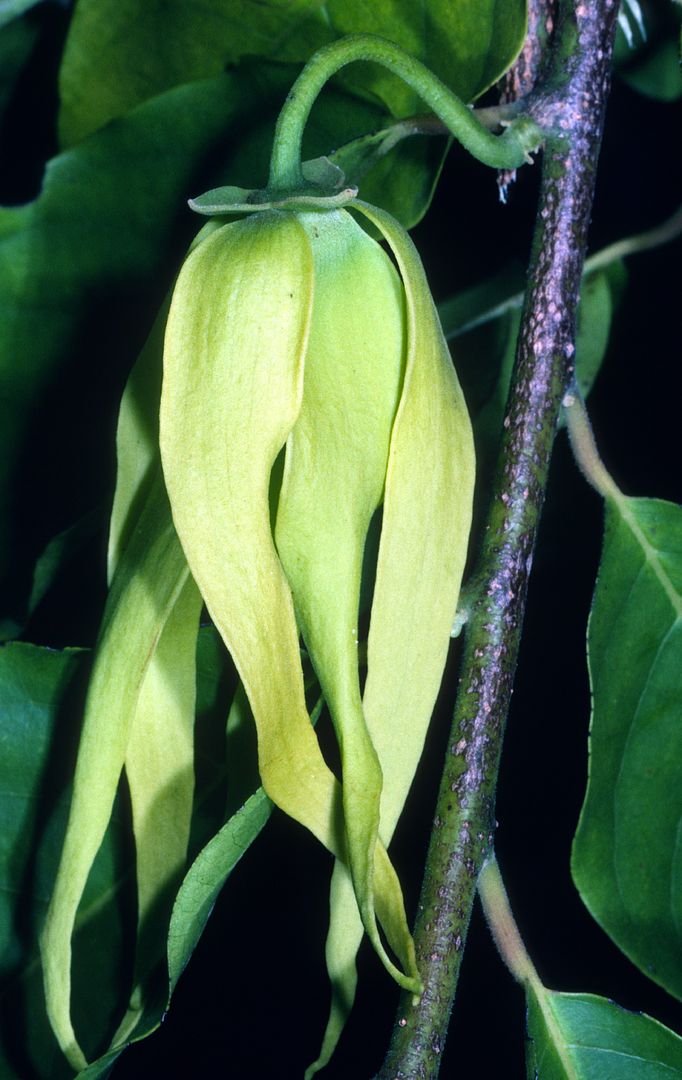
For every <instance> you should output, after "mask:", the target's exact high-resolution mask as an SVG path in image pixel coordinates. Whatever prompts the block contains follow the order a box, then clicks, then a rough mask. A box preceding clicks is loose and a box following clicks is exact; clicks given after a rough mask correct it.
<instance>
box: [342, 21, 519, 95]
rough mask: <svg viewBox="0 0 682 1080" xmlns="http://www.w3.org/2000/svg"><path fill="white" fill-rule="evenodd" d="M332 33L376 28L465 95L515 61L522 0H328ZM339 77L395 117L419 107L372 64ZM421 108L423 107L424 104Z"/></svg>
mask: <svg viewBox="0 0 682 1080" xmlns="http://www.w3.org/2000/svg"><path fill="white" fill-rule="evenodd" d="M325 8H326V10H327V12H328V14H329V18H330V20H331V23H332V25H333V27H334V30H335V32H336V34H337V35H338V36H339V37H340V36H343V35H344V34H357V33H368V34H378V35H379V36H380V37H384V38H388V39H389V40H390V41H393V42H395V43H396V44H397V45H401V46H402V48H403V49H405V50H406V52H408V53H410V55H411V56H414V57H416V58H417V59H418V60H421V61H423V63H425V64H426V66H427V67H428V68H430V69H431V71H433V73H434V74H435V75H438V76H439V77H440V78H441V79H442V80H443V82H444V83H445V84H446V85H447V86H449V87H450V89H451V90H454V91H455V93H457V94H458V95H459V96H460V97H461V98H463V99H464V101H472V100H473V99H474V98H477V97H479V96H480V94H482V93H483V91H484V90H487V89H488V87H489V86H491V85H492V84H493V83H494V82H495V81H496V80H497V79H498V78H499V77H500V75H502V73H503V72H504V71H506V70H507V68H508V67H509V65H510V64H511V63H512V62H513V60H514V58H515V56H516V55H517V53H518V51H519V49H520V48H521V46H522V44H523V39H524V36H525V32H526V3H525V0H458V3H456V4H453V3H452V2H451V0H430V2H429V3H428V4H415V3H414V2H413V0H393V2H392V3H390V4H367V3H364V2H363V0H329V2H328V3H327V4H326V5H325ZM363 67H365V70H364V72H363V71H362V69H360V71H357V70H351V72H350V73H349V74H346V73H344V74H343V75H342V76H341V78H342V81H343V82H344V83H345V85H348V86H351V87H352V88H353V90H355V91H356V92H357V91H358V90H360V91H363V92H365V93H367V94H370V95H372V96H377V97H379V98H380V99H381V100H382V101H383V102H384V103H385V104H386V105H387V106H388V108H389V109H390V111H391V112H392V113H393V115H394V116H409V115H411V114H412V113H416V112H419V111H420V105H419V98H418V97H417V96H416V95H415V93H414V91H413V90H410V89H409V87H406V86H405V84H404V83H402V82H401V81H400V80H399V79H396V78H395V76H393V75H391V73H390V72H388V71H386V70H385V69H382V68H378V67H377V66H376V65H366V66H365V65H363ZM421 111H423V107H422V110H421Z"/></svg>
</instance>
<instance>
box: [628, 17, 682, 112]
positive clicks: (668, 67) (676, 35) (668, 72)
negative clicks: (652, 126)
mask: <svg viewBox="0 0 682 1080" xmlns="http://www.w3.org/2000/svg"><path fill="white" fill-rule="evenodd" d="M645 20H646V22H645V26H646V38H645V39H643V38H642V36H641V34H640V32H639V30H638V29H633V35H632V36H633V41H632V45H630V44H628V42H627V41H626V38H625V35H624V34H623V32H622V30H620V31H619V32H618V34H617V35H616V45H615V50H614V63H615V67H616V71H617V72H618V74H619V76H620V77H621V79H623V81H624V82H626V83H627V84H628V86H630V87H631V88H632V89H633V90H637V91H638V92H639V93H640V94H645V95H646V96H647V97H650V98H654V99H655V100H657V101H668V102H670V101H677V100H678V99H679V98H680V96H682V73H681V72H680V44H681V42H680V33H681V23H682V19H681V17H680V12H679V7H678V6H676V5H675V4H672V3H670V4H657V5H654V4H651V5H648V6H647V7H646V8H645Z"/></svg>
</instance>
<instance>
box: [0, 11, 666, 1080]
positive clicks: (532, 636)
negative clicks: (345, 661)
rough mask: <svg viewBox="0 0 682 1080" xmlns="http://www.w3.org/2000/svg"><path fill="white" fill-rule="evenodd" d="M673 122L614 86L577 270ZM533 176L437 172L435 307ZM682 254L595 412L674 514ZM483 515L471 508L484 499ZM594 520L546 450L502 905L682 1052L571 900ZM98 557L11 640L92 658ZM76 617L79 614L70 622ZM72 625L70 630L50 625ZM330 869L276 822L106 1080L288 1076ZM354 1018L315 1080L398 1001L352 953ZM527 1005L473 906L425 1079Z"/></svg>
mask: <svg viewBox="0 0 682 1080" xmlns="http://www.w3.org/2000/svg"><path fill="white" fill-rule="evenodd" d="M40 18H41V19H43V20H44V31H43V33H42V37H41V41H40V44H39V47H38V50H37V52H36V54H35V55H34V57H33V60H32V62H31V64H30V67H29V70H27V72H26V75H25V76H24V78H23V79H22V82H21V87H20V94H18V95H17V98H16V100H15V102H14V104H13V107H12V109H11V110H10V111H9V113H8V116H7V119H6V121H5V123H4V125H3V127H2V130H1V131H0V160H1V162H2V169H1V174H0V201H2V202H5V203H13V202H23V201H26V200H28V199H29V198H31V197H33V196H34V195H35V193H36V192H37V191H38V190H39V186H40V179H41V176H42V168H43V163H44V161H45V160H46V159H47V158H49V157H50V156H51V155H52V154H53V153H54V152H55V151H56V142H55V136H54V118H55V110H56V94H55V81H56V72H57V64H58V59H59V55H60V49H61V41H62V39H63V35H64V32H65V29H66V26H67V20H68V16H67V13H66V11H64V10H60V9H59V8H57V7H49V8H46V9H45V10H44V11H42V12H41V14H40ZM680 112H681V110H680V106H679V105H665V104H660V103H658V102H654V101H651V100H648V99H646V98H644V97H642V96H640V95H638V94H636V93H635V92H633V91H632V90H630V89H628V87H627V86H625V85H624V84H623V83H622V82H620V81H619V80H617V79H616V81H615V84H614V89H613V93H612V96H611V100H610V103H609V109H608V115H607V123H606V135H605V140H604V147H603V154H602V159H601V164H600V168H599V175H598V180H597V192H596V198H595V206H594V215H593V222H592V226H591V229H590V250H592V251H595V250H598V249H600V248H601V247H603V246H604V245H605V244H607V243H610V242H611V241H613V240H616V239H618V238H620V237H622V236H625V235H631V234H633V233H636V232H638V231H641V230H643V229H646V228H650V227H652V226H653V225H655V224H657V223H659V222H660V221H661V220H663V219H664V218H665V217H666V216H668V215H669V214H670V213H671V212H672V211H673V210H674V209H675V207H676V205H677V203H678V201H679V197H680V191H681V190H682V183H681V180H682V161H681V155H680V140H679V130H680V126H679V125H680ZM537 171H538V170H527V169H526V170H523V171H522V172H521V174H520V178H519V181H518V183H517V184H516V185H515V186H514V188H513V189H512V190H511V192H510V198H509V204H508V205H507V206H506V207H505V206H501V205H500V204H499V203H498V201H497V191H496V186H495V181H494V175H493V174H492V173H491V172H489V171H487V170H484V169H482V167H480V166H478V165H477V164H476V163H475V162H473V161H471V160H469V159H468V158H467V157H466V155H465V154H464V153H463V152H461V151H460V150H458V149H455V150H453V151H452V152H451V154H450V156H449V158H448V160H447V162H446V165H445V168H444V171H443V176H442V180H441V182H440V184H439V187H438V191H437V194H436V197H435V199H434V202H433V206H432V208H431V211H430V212H429V214H428V215H427V217H426V219H425V220H424V221H423V222H422V224H421V225H420V226H419V227H418V228H417V229H416V230H415V232H414V238H415V241H416V243H417V246H418V247H419V250H420V252H421V254H422V258H423V259H424V262H425V265H426V268H427V272H428V274H429V277H430V280H431V283H432V288H433V292H434V295H435V296H436V299H441V298H445V297H446V296H447V295H449V294H450V293H451V292H453V291H455V290H456V289H458V288H462V287H466V286H468V285H471V284H473V283H475V282H477V281H479V280H482V279H484V278H485V277H486V276H488V275H489V274H491V273H492V271H493V270H495V269H496V268H499V267H501V266H503V265H504V264H505V262H506V261H508V259H509V255H510V253H514V254H516V255H518V256H519V257H520V258H521V259H524V258H525V257H526V256H527V252H528V249H529V245H530V239H531V235H532V227H533V218H534V208H535V200H536V192H537ZM681 250H682V245H681V244H680V242H679V241H677V242H676V243H675V244H674V245H670V246H669V247H668V248H666V249H665V250H662V251H656V252H650V253H645V254H642V255H638V256H635V257H633V258H631V259H629V260H628V273H629V284H628V289H627V292H626V294H625V298H624V301H623V303H622V304H621V307H620V309H619V311H618V313H617V317H616V320H615V324H614V328H613V333H612V337H611V342H610V346H609V350H608V355H607V359H606V362H605V365H604V368H603V370H602V372H601V374H600V376H599V378H598V380H597V383H596V385H595V388H594V391H593V393H592V395H591V397H590V402H589V406H590V412H591V415H592V419H593V423H594V427H595V431H596V435H597V439H598V442H599V445H600V448H601V451H602V454H603V457H604V458H605V460H606V463H607V465H608V466H609V468H610V469H611V470H612V472H613V474H614V477H615V479H616V480H617V482H618V483H619V484H620V485H621V486H622V488H623V490H624V491H625V492H626V493H628V494H635V495H647V496H656V497H660V498H667V499H671V500H675V501H679V500H680V497H681V495H682V491H681V483H680V455H679V438H680V425H679V411H680V410H679V396H678V384H679V380H678V371H677V369H678V366H679V361H680V349H679V345H678V340H677V339H678V325H679V309H680V299H679V297H680V287H679V275H678V273H677V267H678V264H679V258H680V253H681ZM479 498H480V499H482V500H485V492H480V493H479ZM601 520H602V509H601V502H600V500H599V498H598V497H597V495H596V494H595V493H594V492H593V491H592V490H591V489H590V488H589V487H588V486H587V484H586V483H585V481H584V480H583V479H582V477H581V476H580V474H579V473H578V472H577V470H576V469H575V467H574V465H573V463H572V460H571V456H570V452H569V450H568V447H567V440H566V437H565V435H564V434H563V433H562V434H560V435H559V437H558V439H557V444H556V450H555V454H554V459H553V462H552V470H551V478H550V485H549V491H548V498H547V505H546V511H545V515H544V518H543V523H542V527H541V531H540V537H539V542H538V549H537V553H536V558H535V564H534V568H533V575H532V579H531V586H530V595H529V602H528V611H527V616H526V624H525V635H524V640H523V646H522V650H521V657H520V663H519V670H518V676H517V681H516V688H515V692H514V698H513V702H512V709H511V715H510V718H509V725H508V731H507V737H506V742H505V750H504V757H503V765H502V775H501V780H500V786H499V795H498V805H497V818H498V822H499V828H498V832H497V851H498V858H499V861H500V864H501V868H502V872H503V875H504V877H505V880H506V882H507V885H508V889H509V893H510V898H511V902H512V906H513V908H514V911H515V914H516V917H517V919H518V922H519V925H520V928H521V931H522V934H523V936H524V939H525V941H526V944H527V946H528V948H529V951H530V953H531V956H532V957H533V959H534V961H535V963H536V966H537V967H538V969H539V972H540V974H541V976H542V978H543V980H544V981H545V982H546V983H547V984H548V985H549V986H551V987H552V988H555V989H561V990H574V991H578V990H580V991H589V992H594V993H598V994H602V995H604V996H606V997H608V998H613V999H614V1000H615V1001H617V1002H618V1003H619V1004H621V1005H623V1006H626V1007H628V1008H631V1009H636V1010H642V1011H645V1012H647V1013H650V1014H651V1015H653V1016H655V1017H656V1018H658V1019H659V1020H661V1021H663V1022H664V1023H667V1024H669V1025H670V1026H671V1027H673V1028H674V1029H675V1030H677V1031H682V1008H681V1007H680V1005H679V1004H678V1003H676V1002H674V1001H673V1000H672V999H671V998H669V997H668V996H667V995H666V994H665V993H664V992H663V991H661V990H659V989H658V988H657V987H656V986H654V985H653V984H652V983H650V982H649V981H648V980H647V979H646V978H645V977H644V976H643V975H641V974H640V973H639V972H638V971H637V970H636V969H635V968H634V966H633V965H631V964H630V963H629V961H627V960H626V959H625V958H624V957H623V956H622V955H621V954H620V953H619V951H618V950H617V948H616V947H615V946H614V945H612V943H611V942H610V941H609V939H608V938H607V937H606V936H605V935H604V934H603V932H602V931H601V930H600V929H599V928H598V927H597V926H596V924H595V923H594V922H593V921H592V920H591V918H590V917H589V915H588V914H587V912H586V910H585V909H584V907H583V906H582V904H581V901H580V899H579V897H578V895H577V892H576V891H575V889H574V888H573V886H572V883H571V879H570V871H569V856H570V846H571V839H572V835H573V831H574V829H575V825H576V821H577V816H578V813H579V810H580V805H581V802H582V797H583V793H584V787H585V778H586V765H587V739H586V736H587V728H588V720H589V690H588V684H587V674H586V665H585V647H584V639H585V625H586V620H587V615H588V611H589V605H590V598H591V593H592V588H593V583H594V577H595V572H596V568H597V565H598V559H599V551H600V543H601ZM102 546H103V536H102V534H101V533H100V534H98V536H97V537H95V538H94V539H93V541H92V542H91V543H90V545H89V546H88V548H87V550H86V551H85V552H84V553H83V556H82V558H81V559H79V561H78V566H77V567H74V568H72V569H71V570H70V571H69V573H68V574H67V576H66V577H65V579H64V581H63V582H62V584H61V585H59V586H57V587H56V588H55V589H54V590H53V591H52V593H51V594H50V595H49V596H48V597H47V599H46V601H45V602H44V604H43V605H42V607H41V609H39V611H38V613H37V616H36V617H35V619H34V620H33V622H32V624H31V625H30V626H29V628H28V631H27V634H26V638H27V639H28V640H32V641H36V642H39V643H42V644H49V645H55V646H62V645H66V644H79V645H85V644H91V643H92V638H93V635H94V629H95V627H96V622H97V611H98V607H99V604H100V603H101V599H102V597H103V595H104V583H103V574H102V561H101V560H102ZM73 596H77V597H87V598H88V602H87V604H86V603H85V602H83V603H82V604H80V605H79V603H78V602H76V603H75V604H74V603H73V601H72V600H71V599H69V600H68V602H67V598H72V597H73ZM65 610H66V616H65V615H64V612H65ZM456 678H457V656H456V648H455V649H454V650H453V657H452V660H451V663H450V665H449V667H448V671H447V674H446V679H445V683H444V691H443V695H442V698H443V700H442V702H441V704H440V707H439V712H438V714H437V716H436V718H435V720H434V724H433V728H432V731H431V733H430V736H429V741H428V745H427V752H426V754H425V758H424V761H423V763H422V766H421V768H420V772H419V776H418V780H417V782H416V784H415V788H414V792H413V795H412V797H411V800H410V804H409V805H408V808H407V810H406V813H405V817H404V820H403V823H402V824H401V826H400V827H399V830H398V833H397V836H396V840H395V846H394V848H393V849H392V850H393V851H394V859H395V863H396V866H397V868H398V870H399V872H400V874H401V877H402V878H403V880H404V882H405V888H406V895H407V901H408V905H410V906H411V907H412V908H414V905H415V903H416V899H417V894H418V888H419V881H420V868H421V866H422V864H423V859H424V854H425V850H426V844H427V838H428V829H429V823H430V818H431V815H432V808H433V803H434V799H435V791H436V787H437V782H438V775H439V767H440V761H441V759H442V755H443V752H444V746H445V743H446V739H447V728H448V722H449V715H450V711H451V699H452V689H453V687H454V685H455V682H456ZM330 869H331V865H330V860H329V858H328V857H327V856H326V854H325V853H324V852H323V851H322V850H321V849H320V848H319V846H318V845H317V844H316V843H315V842H314V841H313V840H312V839H311V838H310V837H308V835H307V834H306V833H304V831H303V830H302V829H300V828H299V827H298V826H295V825H292V824H290V823H289V822H287V821H285V820H284V819H283V818H282V816H281V815H279V814H278V813H276V814H275V815H274V817H273V819H272V821H271V823H270V825H269V826H268V828H267V830H266V832H265V834H264V835H263V836H262V837H261V838H260V839H259V840H258V842H257V843H256V845H255V846H254V848H253V849H252V850H251V851H249V852H248V853H247V855H246V856H245V858H244V860H243V862H242V863H241V864H240V866H239V867H238V869H237V870H236V872H235V873H234V875H233V876H232V878H231V879H230V882H229V884H228V886H227V887H226V889H225V890H224V892H223V895H222V896H221V897H220V899H219V901H218V903H217V905H216V909H215V912H214V914H213V917H212V918H211V920H210V921H209V924H208V926H207V929H206V931H205V934H204V937H203V939H202V941H201V943H200V945H199V947H198V949H197V951H196V953H195V955H194V957H193V959H192V961H191V964H190V966H189V968H188V970H187V971H186V973H185V975H184V976H183V978H182V980H181V982H180V985H179V987H178V990H177V991H176V994H175V997H174V1000H173V1005H172V1008H171V1012H170V1014H169V1016H168V1018H167V1019H166V1022H165V1023H164V1025H163V1026H162V1029H161V1031H160V1032H158V1033H156V1034H155V1035H153V1036H152V1037H151V1038H150V1039H148V1040H146V1041H145V1042H143V1043H142V1044H140V1045H139V1046H137V1047H135V1048H134V1049H133V1050H130V1051H127V1052H126V1053H125V1054H124V1055H123V1057H122V1058H121V1059H120V1063H119V1064H118V1065H117V1066H116V1069H115V1075H116V1076H117V1077H120V1078H121V1080H124V1078H128V1080H133V1078H142V1077H148V1076H163V1075H192V1076H204V1075H206V1076H211V1075H214V1074H215V1075H218V1074H220V1075H225V1076H234V1077H242V1076H251V1077H274V1076H276V1077H278V1078H281V1080H286V1078H288V1077H292V1078H293V1077H300V1076H301V1075H302V1069H303V1067H304V1066H305V1065H306V1064H307V1063H308V1062H309V1061H310V1060H312V1059H313V1058H314V1056H315V1055H316V1052H317V1049H318V1040H319V1038H320V1035H321V1032H322V1030H323V1027H324V1023H325V1021H326V1014H327V1000H328V999H327V984H326V976H325V970H324V955H323V946H324V936H325V929H326V918H327V914H326V903H327V888H328V877H329V873H330ZM360 971H361V978H360V986H359V994H358V1000H357V1004H356V1007H355V1010H354V1013H353V1017H352V1019H351V1021H350V1023H349V1025H348V1029H347V1032H346V1033H345V1035H344V1037H343V1040H342V1043H341V1045H340V1047H339V1051H338V1053H337V1055H336V1057H335V1059H334V1061H333V1064H332V1065H331V1066H330V1067H329V1069H328V1070H327V1071H326V1072H325V1073H323V1074H322V1075H323V1076H325V1077H328V1078H329V1080H341V1078H351V1077H352V1078H357V1080H365V1078H366V1077H369V1076H371V1075H373V1074H374V1072H375V1071H376V1069H377V1068H378V1067H379V1065H380V1063H381V1060H382V1057H383V1053H384V1051H385V1048H386V1045H387V1040H388V1036H389V1032H390V1027H391V1023H392V1018H393V1013H394V1009H395V1006H396V1002H397V993H396V991H395V988H394V987H393V986H392V984H391V983H390V982H389V980H388V978H387V976H386V975H385V973H384V972H383V969H382V968H381V967H380V965H379V963H378V961H377V960H376V959H375V958H374V956H373V955H372V953H371V951H370V950H369V949H367V948H365V947H363V951H362V953H361V958H360ZM523 1042H524V1002H523V995H522V993H521V991H520V990H519V989H518V988H517V987H516V985H515V984H514V983H513V981H512V979H511V977H510V976H509V974H508V973H507V971H506V969H505V968H504V966H503V965H502V963H501V962H500V960H499V959H498V957H497V954H496V952H495V950H494V947H493V945H492V943H491V940H490V938H489V935H488V931H487V928H486V926H485V924H484V921H483V919H482V917H481V914H480V910H479V909H478V907H476V909H475V911H474V916H473V921H472V925H471V931H470V937H469V943H468V947H467V951H466V955H465V960H464V965H463V971H462V978H461V983H460V989H459V994H458V999H457V1006H456V1009H455V1015H454V1019H453V1022H452V1026H451V1030H450V1035H449V1041H448V1044H447V1048H446V1051H445V1055H444V1060H443V1066H442V1071H441V1075H442V1076H443V1077H444V1078H449V1077H455V1076H458V1077H460V1076H469V1075H476V1076H481V1077H487V1076H491V1077H492V1076H495V1077H497V1076H504V1077H510V1078H515V1077H519V1078H521V1077H523V1076H524V1075H525V1070H524V1064H523Z"/></svg>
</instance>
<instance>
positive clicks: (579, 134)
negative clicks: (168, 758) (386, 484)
mask: <svg viewBox="0 0 682 1080" xmlns="http://www.w3.org/2000/svg"><path fill="white" fill-rule="evenodd" d="M617 14H618V3H617V0H592V2H591V3H587V2H586V0H563V2H562V3H561V4H560V5H559V13H558V19H557V23H556V26H555V28H554V32H553V35H552V38H551V42H550V45H549V48H550V53H549V57H548V66H547V68H546V69H545V70H546V72H547V74H546V76H545V78H544V79H543V85H542V86H541V87H538V88H536V90H535V92H534V93H533V95H531V97H530V98H529V103H528V112H529V113H530V115H532V117H533V119H535V120H536V121H537V122H538V123H539V124H540V125H541V126H542V128H543V130H544V131H546V132H547V133H548V134H547V139H546V143H545V147H544V154H543V170H542V181H541V189H540V197H539V207H538V214H537V219H536V226H535V234H534V242H533V249H532V255H531V263H530V267H529V276H528V287H527V291H526V300H525V306H524V312H523V319H522V324H521V330H520V335H519V341H518V346H517V356H516V363H515V369H514V375H513V378H512V385H511V390H510V395H509V400H508V403H507V409H506V414H505V420H504V431H503V437H502V442H501V449H500V455H499V460H498V466H497V473H496V480H495V484H494V491H493V496H492V500H491V503H490V507H489V512H488V517H487V523H486V527H485V533H484V539H483V544H482V550H481V553H480V558H479V560H478V565H477V568H476V571H475V575H474V580H475V582H476V585H477V587H476V589H475V590H474V593H475V597H476V599H475V602H474V606H473V610H472V613H471V616H470V620H469V624H468V629H467V634H466V642H465V646H464V650H463V657H462V667H461V676H460V683H459V690H458V696H457V702H456V705H455V713H454V718H453V724H452V729H451V734H450V738H449V742H448V751H447V754H446V761H445V766H444V770H443V776H442V780H441V787H440V791H439V795H438V802H437V807H436V813H435V817H434V823H433V830H432V834H431V842H430V847H429V853H428V858H427V864H426V871H425V877H424V882H423V886H422V893H421V897H420V901H419V908H418V915H417V920H416V926H415V942H416V946H417V958H418V962H419V966H420V970H421V974H422V978H423V981H424V993H423V996H422V998H421V1001H420V1002H419V1004H418V1005H413V1004H412V1001H411V999H410V997H409V995H403V998H402V999H401V1002H400V1007H399V1011H398V1016H397V1018H396V1023H395V1026H394V1030H393V1035H392V1040H391V1044H390V1048H389V1051H388V1055H387V1057H386V1060H385V1062H384V1065H383V1067H382V1069H381V1071H380V1073H379V1075H378V1077H377V1080H427V1078H428V1080H433V1078H435V1077H437V1075H438V1071H439V1065H440V1057H441V1053H442V1050H443V1047H444V1044H445V1038H446V1033H447V1026H448V1021H449V1017H450V1012H451V1008H452V1002H453V999H454V995H455V989H456V986H457V979H458V976H459V968H460V963H461V958H462V954H463V950H464V945H465V941H466V935H467V930H468V925H469V918H470V914H471V908H472V904H473V898H474V893H475V890H476V882H477V879H478V874H479V872H480V869H481V866H482V864H483V861H484V859H485V858H486V856H487V855H488V854H489V853H490V852H491V849H492V845H493V833H494V826H495V820H494V810H495V790H496V785H497V776H498V767H499V761H500V753H501V748H502V740H503V735H504V728H505V723H506V718H507V713H508V709H509V703H510V697H511V692H512V682H513V678H514V672H515V668H516V662H517V655H518V649H519V640H520V634H521V627H522V622H523V614H524V608H525V602H526V591H527V584H528V577H529V573H530V568H531V562H532V558H533V550H534V545H535V538H536V534H537V527H538V521H539V517H540V512H541V508H542V503H543V499H544V493H545V487H546V483H547V475H548V468H549V461H550V455H551V451H552V444H553V441H554V437H555V432H556V426H557V420H558V415H559V408H560V404H561V399H562V397H563V394H564V392H565V390H566V387H567V385H568V382H569V380H570V378H571V376H572V373H573V356H574V351H575V323H576V308H577V303H578V295H579V289H580V280H581V276H582V269H583V262H584V257H585V247H586V237H587V229H588V223H589V220H590V213H591V207H592V196H593V191H594V181H595V173H596V167H597V160H598V156H599V148H600V143H601V136H602V129H603V121H604V110H605V105H606V100H607V96H608V90H609V85H610V68H611V55H612V49H613V39H614V34H615V27H616V19H617Z"/></svg>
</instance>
